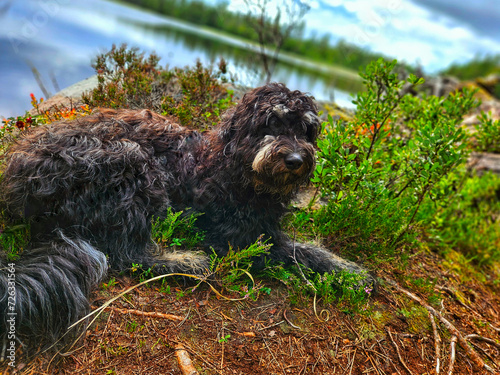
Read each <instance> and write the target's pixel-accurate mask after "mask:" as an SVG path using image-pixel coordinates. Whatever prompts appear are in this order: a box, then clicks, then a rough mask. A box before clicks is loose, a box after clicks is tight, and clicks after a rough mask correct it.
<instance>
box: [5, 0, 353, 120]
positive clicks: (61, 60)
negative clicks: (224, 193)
mask: <svg viewBox="0 0 500 375" xmlns="http://www.w3.org/2000/svg"><path fill="white" fill-rule="evenodd" d="M0 22H1V23H2V27H1V28H0V75H1V76H0V82H1V86H0V116H3V117H10V116H16V115H21V114H23V113H24V111H25V110H28V109H30V108H31V105H30V93H33V94H35V96H36V97H37V98H39V97H40V96H44V95H43V92H42V90H41V88H40V86H41V85H43V86H44V87H45V89H46V91H48V92H50V94H54V93H56V92H57V91H59V90H60V89H63V88H65V87H67V86H70V85H72V84H73V83H76V82H78V81H80V80H82V79H84V78H87V77H89V76H91V75H93V74H94V71H93V69H92V67H91V61H92V59H93V58H94V57H95V56H96V55H97V54H98V53H102V52H105V51H107V50H109V49H110V47H111V46H112V44H121V43H127V44H128V45H129V46H135V47H139V48H140V49H141V50H143V51H145V52H151V51H155V52H156V53H157V54H158V55H159V56H160V57H162V60H161V62H160V63H161V64H162V65H168V66H170V67H183V66H186V65H193V64H194V62H195V61H196V59H200V60H201V61H202V62H203V63H207V64H208V63H210V62H212V61H214V60H217V59H218V58H220V57H221V56H222V57H224V58H225V59H226V60H227V61H228V63H229V66H230V70H231V71H232V72H234V73H235V74H236V76H237V78H238V81H239V82H241V83H243V84H247V85H252V86H256V85H258V84H260V83H261V82H259V77H258V74H257V72H258V71H259V66H258V65H255V64H256V62H257V59H256V57H255V52H253V51H251V50H249V46H248V45H246V43H244V42H241V41H239V40H237V39H235V38H228V37H226V36H222V35H220V34H218V33H214V32H210V31H207V30H206V29H204V28H200V27H197V26H193V25H189V24H186V23H183V22H179V21H176V20H172V19H169V18H167V17H162V16H159V15H156V14H154V13H150V12H147V11H143V10H141V9H137V8H133V7H129V6H127V5H123V4H120V3H115V2H110V1H105V0H84V1H83V0H82V1H80V0H77V1H71V0H42V1H40V0H22V1H19V0H6V1H5V0H4V1H2V2H1V3H0ZM252 62H253V63H254V65H252V64H251V63H252ZM34 71H35V72H37V73H34ZM334 73H335V72H333V71H332V70H330V67H328V66H325V65H314V64H313V65H311V64H308V63H307V62H305V61H297V60H296V59H288V60H286V61H283V62H280V63H279V64H278V67H277V69H276V72H275V74H274V76H273V80H276V81H281V82H284V83H286V84H287V85H288V86H289V87H290V88H293V89H299V90H302V91H306V92H309V93H311V94H313V95H314V96H315V97H316V98H317V99H322V100H323V99H324V100H332V99H334V100H335V101H336V102H337V103H339V104H340V105H344V106H349V105H350V102H351V100H352V99H351V97H350V94H348V92H350V91H355V90H358V89H359V83H356V82H354V81H352V80H351V79H349V78H345V76H342V75H340V76H339V75H336V74H334ZM347 76H348V75H347ZM340 87H341V88H342V89H340Z"/></svg>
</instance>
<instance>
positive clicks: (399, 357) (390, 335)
mask: <svg viewBox="0 0 500 375" xmlns="http://www.w3.org/2000/svg"><path fill="white" fill-rule="evenodd" d="M385 329H386V331H387V333H388V334H389V337H390V338H391V341H392V343H393V345H394V347H395V348H396V353H398V359H399V362H401V364H402V365H403V367H404V368H405V370H406V371H408V373H409V374H410V375H413V373H412V372H411V371H410V369H409V368H408V366H406V363H405V362H404V361H403V358H402V357H401V353H400V352H399V347H398V344H397V343H396V341H394V339H393V338H392V334H391V331H390V330H389V328H387V327H386V328H385Z"/></svg>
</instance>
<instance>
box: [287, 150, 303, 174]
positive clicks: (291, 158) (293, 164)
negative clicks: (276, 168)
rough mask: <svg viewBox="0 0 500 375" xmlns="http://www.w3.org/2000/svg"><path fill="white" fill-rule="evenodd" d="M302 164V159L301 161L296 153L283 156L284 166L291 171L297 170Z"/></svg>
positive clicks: (300, 157)
mask: <svg viewBox="0 0 500 375" xmlns="http://www.w3.org/2000/svg"><path fill="white" fill-rule="evenodd" d="M302 164H304V159H302V156H301V155H300V154H298V153H296V152H292V153H291V154H288V155H287V156H285V165H286V167H287V168H288V169H290V170H291V171H294V170H296V169H299V168H300V167H301V166H302Z"/></svg>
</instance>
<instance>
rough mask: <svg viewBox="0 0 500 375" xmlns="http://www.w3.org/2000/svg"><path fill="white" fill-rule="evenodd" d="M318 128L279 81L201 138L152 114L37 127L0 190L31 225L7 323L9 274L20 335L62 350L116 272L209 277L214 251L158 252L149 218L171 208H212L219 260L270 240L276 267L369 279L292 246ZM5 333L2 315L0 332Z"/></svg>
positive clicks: (307, 103) (1, 296) (205, 219)
mask: <svg viewBox="0 0 500 375" xmlns="http://www.w3.org/2000/svg"><path fill="white" fill-rule="evenodd" d="M318 130H319V120H318V117H317V108H316V106H315V104H314V102H313V101H312V98H311V97H309V96H307V95H304V94H303V93H301V92H299V91H290V90H289V89H287V88H286V87H285V86H284V85H282V84H269V85H266V86H263V87H260V88H257V89H255V90H253V91H251V92H250V93H248V94H247V95H245V97H244V98H243V99H242V100H241V102H240V103H239V104H238V105H237V106H236V107H234V108H233V109H231V110H229V111H228V112H227V113H226V114H225V116H224V118H223V120H222V122H221V124H220V126H219V127H217V128H216V129H214V130H212V131H209V132H207V133H203V134H200V133H197V132H196V131H192V130H188V129H185V128H183V127H181V126H179V125H178V124H177V123H176V122H175V120H173V119H169V118H166V117H162V116H159V115H157V114H155V113H152V112H150V111H148V110H143V111H131V110H102V111H101V112H100V113H98V114H96V115H92V116H88V117H84V118H81V119H78V120H76V121H72V122H60V123H57V124H52V125H49V126H47V127H43V128H38V129H36V130H34V131H32V132H31V133H29V134H28V135H27V136H25V137H24V138H22V139H21V140H19V141H18V142H17V143H16V145H14V146H13V147H12V149H11V150H10V153H9V157H8V164H7V167H6V170H5V172H4V174H3V181H2V185H1V192H2V200H3V202H4V205H5V207H4V211H5V212H6V213H7V214H8V215H10V216H11V217H14V218H26V219H28V220H29V221H30V223H31V245H30V247H29V248H28V249H26V250H24V252H23V253H22V255H21V258H20V260H19V261H16V262H12V263H15V264H14V265H11V267H10V268H9V267H8V266H7V262H6V261H5V260H1V258H0V311H1V313H2V314H3V315H4V316H6V314H5V312H6V311H9V301H8V298H7V295H8V294H7V292H8V291H12V289H9V284H8V277H7V274H8V272H7V269H8V268H9V269H11V271H12V268H13V269H14V271H15V282H16V286H15V306H14V307H15V312H16V314H17V315H16V324H17V325H16V334H17V337H18V339H19V340H21V341H22V342H24V343H25V344H27V345H28V347H29V346H32V347H33V346H36V347H40V346H41V347H43V346H47V345H49V344H51V343H53V342H55V341H56V340H57V339H58V338H59V337H61V335H62V334H64V333H65V332H66V330H67V327H68V326H69V325H71V324H72V323H73V322H75V321H76V320H77V319H79V318H81V317H82V316H83V315H84V314H85V313H87V312H88V309H89V303H88V296H89V293H90V291H91V289H92V287H94V286H95V285H96V284H97V283H98V282H99V280H100V279H101V278H102V277H103V276H104V275H105V273H106V271H107V268H108V263H109V266H110V267H111V268H112V269H116V270H124V269H127V268H130V267H131V264H132V263H136V264H142V265H143V266H144V267H145V268H149V267H151V268H153V269H154V270H155V271H156V272H157V273H164V272H175V271H182V272H186V271H187V272H191V273H201V272H202V271H203V270H204V269H206V268H207V265H208V257H207V255H206V254H204V253H202V254H200V253H195V252H176V253H164V254H161V253H159V252H158V251H156V249H155V247H154V245H153V243H152V241H151V238H150V236H151V220H152V217H153V216H159V217H162V215H165V213H166V211H167V208H168V207H172V209H173V210H176V211H177V210H185V209H187V208H188V207H189V208H191V210H194V211H196V212H203V213H204V214H203V215H202V216H200V218H199V219H198V221H197V224H198V226H199V227H200V228H201V229H202V230H205V231H206V232H207V235H206V245H207V248H208V247H209V246H210V247H213V248H214V249H215V250H216V252H217V253H218V254H219V255H224V254H225V253H226V252H227V250H228V245H229V244H231V246H232V247H233V248H234V249H237V248H244V247H246V246H248V245H249V244H251V243H253V242H255V241H256V239H257V238H258V237H259V236H260V235H261V234H264V235H265V237H266V238H270V242H271V243H272V244H273V246H272V248H271V252H270V255H269V256H268V257H269V258H270V260H271V261H275V262H283V263H285V264H292V263H293V262H294V260H293V259H292V255H293V253H294V252H295V253H296V256H295V258H296V260H297V261H298V262H299V263H301V264H303V265H305V266H306V267H309V268H311V269H312V270H314V271H316V272H329V271H332V270H339V269H348V270H350V271H353V272H357V273H361V272H362V269H361V268H360V267H359V266H357V265H355V264H353V263H350V262H347V261H345V260H343V259H341V258H339V257H337V256H335V255H333V254H332V253H330V252H329V251H327V250H324V249H321V248H318V247H314V246H311V245H305V244H295V245H294V244H293V243H292V241H291V240H290V239H289V238H287V236H286V235H284V234H283V233H282V231H281V229H280V219H281V217H282V216H283V214H284V213H285V212H286V209H287V205H288V204H289V202H290V200H291V198H292V197H293V196H294V194H295V193H296V192H297V190H298V187H299V186H300V185H302V184H304V183H307V182H308V181H309V179H310V176H311V174H312V172H313V170H314V165H315V141H316V137H317V135H318ZM294 249H295V250H294ZM106 256H107V258H106ZM261 264H263V261H261ZM367 278H368V279H367V280H369V281H370V280H371V279H369V276H367ZM10 307H12V306H10ZM8 327H9V326H8V323H7V317H6V318H2V320H1V323H0V328H1V332H7V329H8Z"/></svg>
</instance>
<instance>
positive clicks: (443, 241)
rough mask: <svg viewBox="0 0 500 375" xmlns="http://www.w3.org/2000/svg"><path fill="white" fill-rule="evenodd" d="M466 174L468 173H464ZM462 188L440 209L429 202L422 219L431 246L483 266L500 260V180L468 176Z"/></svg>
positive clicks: (487, 176) (495, 177) (495, 176)
mask: <svg viewBox="0 0 500 375" xmlns="http://www.w3.org/2000/svg"><path fill="white" fill-rule="evenodd" d="M464 173H465V172H464ZM462 181H463V182H462V186H458V182H457V183H456V184H455V185H456V186H457V189H455V192H454V193H453V194H452V195H451V196H450V197H449V199H448V200H447V202H448V204H443V205H441V206H438V207H436V204H435V203H434V202H432V201H430V200H429V201H427V202H425V204H424V205H423V207H422V212H421V215H420V219H421V220H423V221H425V224H426V225H425V227H426V233H427V236H428V241H429V244H430V245H431V246H432V247H433V248H437V249H440V250H441V251H448V250H451V249H454V250H458V251H460V252H461V253H463V254H465V255H466V256H467V257H468V259H470V260H475V261H476V262H477V263H479V264H490V263H491V262H494V261H499V260H500V177H499V176H498V175H495V174H492V173H486V174H484V175H482V176H477V175H473V176H465V178H462Z"/></svg>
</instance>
